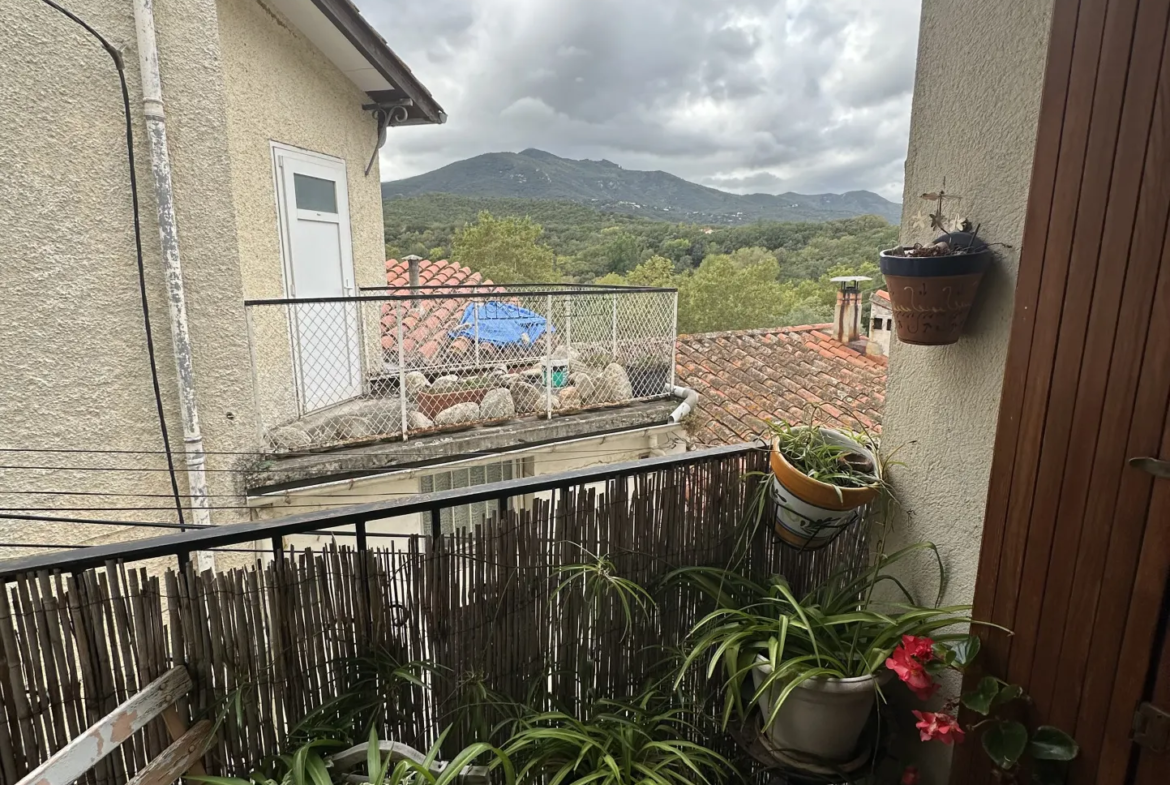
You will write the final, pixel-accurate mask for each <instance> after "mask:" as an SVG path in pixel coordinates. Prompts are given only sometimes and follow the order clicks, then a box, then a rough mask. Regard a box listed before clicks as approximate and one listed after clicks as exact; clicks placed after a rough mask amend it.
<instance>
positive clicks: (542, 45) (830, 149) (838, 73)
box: [358, 0, 920, 200]
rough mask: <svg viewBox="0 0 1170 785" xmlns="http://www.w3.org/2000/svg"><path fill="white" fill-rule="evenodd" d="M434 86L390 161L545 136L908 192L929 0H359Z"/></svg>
mask: <svg viewBox="0 0 1170 785" xmlns="http://www.w3.org/2000/svg"><path fill="white" fill-rule="evenodd" d="M358 5H359V6H360V8H361V9H362V12H363V14H365V16H366V17H367V18H368V19H369V20H370V21H371V22H372V23H373V24H374V26H375V27H377V28H378V30H379V31H381V32H382V34H383V35H384V36H385V37H386V39H387V40H388V41H389V43H390V45H391V46H392V47H393V48H394V50H395V51H396V52H397V53H398V54H399V55H400V56H401V57H402V58H403V59H404V60H406V62H407V63H408V64H409V65H410V67H411V68H412V69H413V70H414V72H415V73H416V74H417V75H418V76H419V78H420V79H421V80H422V81H423V83H424V84H425V85H427V87H429V88H430V90H431V92H432V93H434V95H435V97H436V98H437V99H438V101H439V102H440V103H441V104H442V105H443V107H444V109H446V111H447V114H448V116H449V119H448V121H447V124H446V125H444V126H440V127H435V126H423V127H414V128H400V129H396V130H393V131H391V133H390V138H389V140H388V141H387V143H386V147H385V148H384V149H383V155H382V177H383V179H387V180H389V179H397V178H400V177H409V176H411V175H415V174H420V173H422V172H426V171H429V170H431V169H435V168H438V167H440V166H443V165H445V164H448V163H451V162H452V161H457V160H459V159H462V158H468V157H470V156H473V155H478V154H480V153H485V152H495V151H513V152H518V151H520V150H522V149H524V148H526V147H537V148H540V149H543V150H547V151H549V152H552V153H555V154H557V155H560V156H565V157H568V158H592V159H599V158H608V159H609V160H611V161H614V162H616V163H618V164H620V165H622V166H623V167H625V168H627V169H662V170H665V171H668V172H671V173H673V174H676V175H679V176H681V177H685V178H687V179H689V180H694V181H696V182H700V183H703V184H705V185H710V186H714V187H716V188H722V189H725V190H729V191H735V192H740V193H744V192H754V191H762V192H767V193H779V192H782V191H797V192H802V193H815V192H827V191H832V192H840V191H847V190H853V189H868V190H872V191H876V192H878V193H880V194H882V195H883V196H885V197H887V198H891V199H894V200H900V199H901V196H902V167H903V162H904V159H905V155H906V140H907V137H908V134H909V126H910V97H911V91H912V87H913V80H914V61H915V55H916V48H917V37H918V10H919V6H920V0H358Z"/></svg>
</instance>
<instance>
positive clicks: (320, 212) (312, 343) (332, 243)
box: [272, 143, 362, 413]
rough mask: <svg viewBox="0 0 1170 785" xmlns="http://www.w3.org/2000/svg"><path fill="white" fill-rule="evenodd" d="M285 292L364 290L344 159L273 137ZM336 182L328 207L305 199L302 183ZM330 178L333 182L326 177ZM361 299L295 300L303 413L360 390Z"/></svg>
mask: <svg viewBox="0 0 1170 785" xmlns="http://www.w3.org/2000/svg"><path fill="white" fill-rule="evenodd" d="M272 151H273V160H274V164H275V167H276V185H277V201H278V206H279V211H278V215H279V220H280V234H281V243H280V246H281V253H282V257H283V260H282V261H283V265H284V276H285V293H286V295H287V296H289V297H295V298H298V299H308V298H319V297H346V296H350V295H353V294H356V293H357V289H356V286H355V283H354V271H353V242H352V237H351V231H350V221H349V191H348V184H347V181H346V175H345V162H344V161H342V160H341V159H339V158H332V157H330V156H325V155H319V154H316V153H310V152H308V151H305V150H297V149H295V148H290V147H287V146H285V145H278V144H276V143H273V144H272ZM298 179H299V180H300V181H301V183H302V185H304V184H306V183H312V184H314V185H316V186H317V187H318V188H325V189H327V188H328V186H329V185H331V186H332V193H333V198H334V201H335V204H333V205H332V206H329V207H327V208H325V209H320V206H319V205H314V206H309V205H307V204H306V203H305V201H304V200H303V199H302V200H301V201H300V202H298V198H297V183H298ZM326 184H328V185H326ZM357 308H358V306H357V305H356V304H355V303H318V304H304V305H295V306H291V307H290V318H291V329H292V337H293V353H294V356H295V357H294V359H295V362H296V366H297V388H298V397H299V399H300V406H301V413H306V412H311V411H315V410H317V409H322V408H325V407H326V406H332V405H333V404H336V403H340V402H342V401H346V400H350V399H352V398H355V397H357V396H359V395H361V392H362V374H361V338H360V335H359V332H358V321H359V320H358V313H357Z"/></svg>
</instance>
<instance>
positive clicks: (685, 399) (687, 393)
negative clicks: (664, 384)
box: [667, 386, 699, 423]
mask: <svg viewBox="0 0 1170 785" xmlns="http://www.w3.org/2000/svg"><path fill="white" fill-rule="evenodd" d="M668 389H669V390H670V394H671V395H672V396H674V397H675V398H681V399H682V403H680V404H679V405H678V407H677V408H676V409H675V410H674V411H673V412H671V413H670V417H668V418H667V420H668V421H669V422H672V423H679V422H682V419H683V418H684V417H686V416H687V415H688V414H690V413H691V412H693V411H694V410H695V409H696V408H697V407H698V405H699V394H698V393H697V392H695V391H694V390H692V389H691V388H690V387H674V386H668Z"/></svg>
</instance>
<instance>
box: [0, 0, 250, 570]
mask: <svg viewBox="0 0 1170 785" xmlns="http://www.w3.org/2000/svg"><path fill="white" fill-rule="evenodd" d="M69 8H70V9H71V10H72V11H74V12H75V13H77V14H79V15H80V16H81V17H83V18H84V19H86V20H87V21H88V22H89V23H91V24H92V25H93V26H94V27H95V28H97V29H98V30H99V31H101V32H102V33H103V34H104V35H105V36H106V37H107V38H109V39H110V40H111V41H112V43H113V44H114V45H115V46H117V47H118V48H119V49H121V51H122V52H123V54H124V57H125V62H126V64H127V71H128V74H127V76H128V81H129V86H130V94H131V102H132V106H133V118H132V119H133V128H134V133H135V143H136V152H137V155H138V179H139V183H140V187H141V197H142V204H141V215H142V217H143V241H144V246H145V250H146V259H145V263H146V270H147V290H148V296H149V299H150V304H151V309H152V316H153V318H154V327H155V330H154V339H155V345H156V347H157V349H158V362H159V370H160V375H161V381H162V392H163V395H164V399H165V402H166V412H167V418H168V423H169V425H170V427H171V434H172V438H173V444H174V446H175V447H176V449H179V450H181V449H182V428H181V422H180V417H179V412H178V407H177V402H176V393H175V367H174V360H173V357H172V354H171V351H170V347H171V339H170V332H169V327H168V322H167V307H166V293H165V289H164V285H163V282H162V273H161V266H160V261H159V252H158V247H159V240H158V228H157V224H156V221H155V217H154V214H155V204H154V199H153V189H152V180H151V176H150V170H149V164H148V150H147V146H146V140H145V135H144V128H143V118H142V113H141V109H140V106H141V99H140V90H139V84H140V81H139V73H138V65H137V63H138V58H137V54H136V46H135V35H134V22H133V13H132V6H131V3H130V0H72V2H70V3H69ZM156 21H157V27H158V45H159V57H160V63H161V70H162V80H163V87H164V92H165V95H166V99H167V107H166V108H167V115H168V130H169V133H170V143H171V146H170V147H171V156H172V164H173V170H174V171H173V174H174V186H175V198H176V209H177V218H178V228H179V234H180V241H181V244H182V254H183V266H184V273H185V277H186V284H187V293H188V304H189V307H190V317H191V318H190V330H191V338H192V343H193V345H194V371H195V378H196V384H197V386H198V389H197V394H198V400H199V405H200V407H201V410H202V411H201V414H202V416H203V428H204V435H205V438H206V447H207V448H208V449H209V450H213V451H219V452H223V453H230V452H238V451H243V450H248V449H252V440H253V438H254V434H255V425H254V423H253V421H252V418H251V412H252V392H251V379H250V374H249V368H248V353H247V345H246V342H245V340H244V328H243V319H242V309H241V308H240V301H241V299H242V296H243V292H242V288H241V284H240V274H239V256H238V251H237V246H236V241H235V232H234V231H233V227H234V222H235V210H234V208H233V205H232V197H231V192H230V189H229V188H228V187H227V186H226V184H227V183H228V182H229V181H230V177H231V175H230V171H229V158H228V143H227V127H226V112H225V106H224V90H223V77H222V67H221V60H220V49H219V36H218V32H217V31H218V29H219V21H218V19H217V16H216V8H215V4H214V0H183V1H182V2H176V1H175V0H167V1H166V2H159V3H158V4H157V5H156ZM0 29H2V30H4V31H5V32H4V47H3V51H2V52H0V71H2V73H3V74H4V77H3V79H2V80H0V169H2V171H0V175H2V176H0V313H2V317H0V446H3V447H35V448H56V449H70V450H142V451H157V450H160V449H161V442H160V440H159V435H158V426H157V421H156V417H155V410H154V404H153V395H152V392H151V384H150V376H149V370H148V366H147V362H146V348H145V337H144V333H143V326H142V324H143V323H142V314H141V311H140V307H139V299H138V282H137V276H136V270H135V256H134V243H133V232H132V222H131V221H132V211H131V203H130V192H129V187H128V176H127V168H126V166H127V165H126V153H125V147H124V142H123V119H122V111H121V100H120V93H119V87H118V81H117V77H116V72H115V70H114V68H113V65H112V63H111V60H110V58H109V56H108V55H107V54H106V53H105V52H104V51H103V50H102V49H101V48H100V46H99V45H98V44H97V43H96V42H95V41H93V40H92V39H91V38H90V37H89V36H88V35H87V34H85V33H84V32H82V31H81V29H80V28H78V27H77V26H76V25H74V24H73V23H72V22H70V21H68V20H67V19H65V18H64V17H63V16H61V15H60V14H59V13H57V12H55V11H53V10H51V9H49V8H48V7H46V6H44V5H43V4H42V3H40V2H36V1H35V0H18V1H17V2H5V3H0ZM239 458H240V456H235V455H218V456H214V457H213V458H212V459H211V461H210V463H209V465H210V468H211V469H213V471H212V472H211V473H210V474H209V479H210V485H211V491H212V492H213V493H215V494H220V496H217V497H216V504H217V505H219V506H225V507H232V506H233V505H238V504H240V501H239V499H240V497H239V495H238V494H239V493H240V490H241V489H240V483H239V482H238V481H237V475H236V474H235V473H234V472H233V471H231V469H233V468H234V467H235V466H236V465H237V463H238V460H239ZM0 464H2V465H13V464H20V465H25V466H30V465H38V466H58V467H86V468H87V469H96V468H104V469H109V468H111V467H122V468H127V469H131V470H132V471H83V470H79V469H58V470H55V471H49V470H21V469H0V506H3V507H33V506H39V507H44V506H51V507H57V508H62V507H82V506H84V507H98V508H101V509H98V510H86V511H74V512H72V514H73V515H75V516H79V517H106V518H114V519H118V520H130V519H138V520H144V519H148V520H164V521H167V520H174V518H173V515H174V513H173V512H172V511H168V510H167V508H166V505H167V499H166V498H165V496H161V495H162V494H166V493H167V492H168V490H169V484H168V482H167V480H166V473H165V472H164V471H160V469H162V468H163V467H165V462H164V461H163V459H162V456H161V455H159V454H156V453H143V454H111V453H105V454H96V453H80V454H67V453H62V454H53V453H50V454H19V455H13V454H4V455H3V460H2V461H0ZM224 470H227V471H224ZM32 490H35V491H65V490H70V491H88V492H103V493H107V494H110V495H103V496H73V497H58V496H33V495H25V494H22V493H15V492H16V491H32ZM182 490H183V492H184V493H185V492H186V488H185V486H184V487H183V488H182ZM114 494H130V495H114ZM138 494H142V495H138ZM146 494H160V496H149V495H146ZM115 507H131V508H147V507H156V508H161V509H138V510H137V511H135V510H113V509H109V508H115ZM242 512H243V511H241V510H239V509H224V510H216V511H215V512H214V513H213V519H214V520H216V521H217V522H223V521H229V520H235V519H239V518H240V517H242ZM48 514H52V513H48ZM154 533H157V530H138V531H136V532H133V533H131V532H127V531H126V530H120V529H111V528H99V527H91V526H77V525H73V524H34V523H27V524H22V523H16V522H12V521H0V541H3V542H13V541H20V542H26V543H37V542H49V543H54V542H55V543H67V544H88V543H93V542H100V541H106V540H109V539H111V538H118V537H126V536H145V535H149V534H154ZM12 555H16V551H13V550H10V549H0V558H3V557H5V556H12Z"/></svg>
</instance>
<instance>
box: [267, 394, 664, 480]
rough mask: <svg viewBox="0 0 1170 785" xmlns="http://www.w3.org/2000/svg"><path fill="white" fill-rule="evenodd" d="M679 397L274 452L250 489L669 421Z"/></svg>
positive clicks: (421, 463)
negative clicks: (319, 449)
mask: <svg viewBox="0 0 1170 785" xmlns="http://www.w3.org/2000/svg"><path fill="white" fill-rule="evenodd" d="M677 406H678V401H675V400H661V401H650V402H647V403H639V404H634V405H632V406H624V407H620V408H613V409H600V410H594V411H589V412H582V413H580V414H570V415H566V416H564V417H554V418H552V419H551V420H545V419H540V418H536V417H530V418H525V419H522V420H510V421H509V422H506V423H502V424H500V425H495V426H479V427H471V428H468V429H467V430H463V431H456V432H448V433H443V434H437V435H434V436H424V437H422V438H419V439H411V440H409V441H405V442H402V441H397V442H390V443H386V444H375V445H371V446H368V447H356V448H350V449H345V450H338V451H335V452H326V453H321V454H319V455H300V456H296V457H291V458H281V457H279V456H273V457H271V458H269V459H268V460H266V461H264V462H262V463H261V464H259V465H258V466H257V467H256V468H255V469H253V470H252V471H250V472H248V473H247V474H246V475H245V477H244V482H245V484H246V486H247V490H248V492H249V493H252V492H260V491H277V490H284V489H288V488H297V487H301V486H304V485H312V484H316V483H320V482H329V481H332V480H345V479H350V478H354V477H364V476H368V475H371V474H378V473H380V472H385V471H391V470H394V469H406V468H410V467H414V466H426V465H428V464H434V463H444V462H447V461H451V460H454V459H458V458H466V457H469V456H470V455H475V454H482V453H489V454H490V453H494V452H503V451H505V450H514V449H516V448H518V447H533V446H537V445H541V444H548V443H551V442H559V441H564V440H566V439H580V438H582V437H586V436H597V435H602V434H606V433H616V432H619V431H629V430H633V429H636V428H645V427H648V426H651V425H665V424H666V422H667V418H668V417H669V416H670V413H671V412H672V411H674V409H675V407H677Z"/></svg>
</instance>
